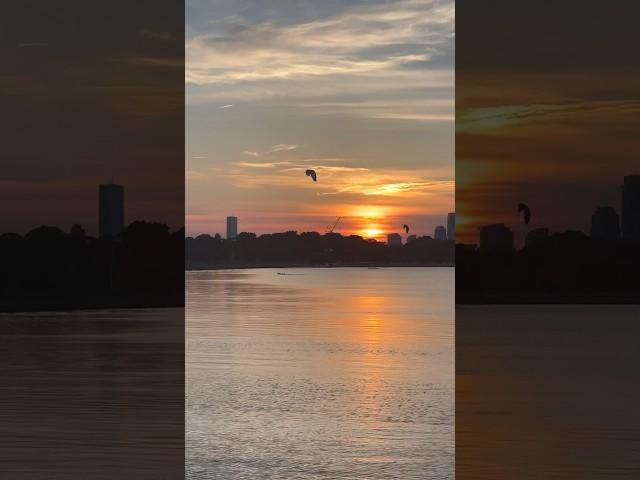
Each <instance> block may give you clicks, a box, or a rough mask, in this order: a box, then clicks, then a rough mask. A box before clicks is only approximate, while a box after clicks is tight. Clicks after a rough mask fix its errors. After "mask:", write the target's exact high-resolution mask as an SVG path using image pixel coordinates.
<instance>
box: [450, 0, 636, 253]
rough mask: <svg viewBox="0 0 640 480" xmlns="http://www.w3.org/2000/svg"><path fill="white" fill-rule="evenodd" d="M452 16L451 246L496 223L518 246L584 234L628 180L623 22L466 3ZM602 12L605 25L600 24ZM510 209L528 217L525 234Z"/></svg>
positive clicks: (629, 67)
mask: <svg viewBox="0 0 640 480" xmlns="http://www.w3.org/2000/svg"><path fill="white" fill-rule="evenodd" d="M462 12H463V13H464V15H459V16H458V18H457V19H456V21H457V25H458V27H459V28H458V42H457V49H456V207H457V218H456V220H457V226H458V230H457V239H458V241H462V242H469V243H476V242H477V241H478V240H477V237H478V228H479V227H480V226H481V225H484V224H488V223H497V222H502V223H505V224H507V226H508V227H509V228H511V229H512V230H514V233H515V237H516V243H517V244H520V245H521V244H522V242H523V239H524V237H525V235H526V233H527V231H529V230H531V229H532V228H537V227H547V228H549V229H550V230H551V231H552V232H559V231H564V230H567V229H572V230H582V231H585V232H588V231H589V228H590V221H591V215H592V213H593V211H594V210H595V209H596V208H597V207H600V206H611V207H613V208H614V209H615V210H616V211H618V212H620V186H621V184H622V181H623V177H624V176H625V175H631V174H638V173H640V167H638V158H640V145H639V144H638V141H637V139H638V138H639V136H640V123H639V122H638V121H637V120H638V118H639V114H640V102H639V101H638V95H637V93H638V87H637V86H638V84H640V69H639V68H638V64H639V63H638V62H637V61H634V59H635V57H633V56H632V55H630V54H629V52H628V48H629V46H630V45H631V44H633V42H631V41H630V37H629V34H630V33H631V32H636V31H637V27H636V25H635V23H634V22H635V19H634V18H633V16H629V18H625V17H624V15H620V14H619V11H618V9H615V8H611V9H604V10H603V9H602V8H601V6H600V5H598V4H593V5H592V4H589V3H588V2H587V3H584V5H581V8H580V9H579V10H577V9H576V8H575V5H574V4H573V2H566V3H563V2H558V3H557V4H554V9H553V15H550V14H549V8H548V5H545V4H544V3H540V2H538V3H529V4H527V5H526V6H522V5H520V4H519V3H518V2H510V1H506V0H500V1H497V2H494V4H493V8H491V9H487V8H485V6H484V5H483V4H482V2H477V3H472V2H468V5H465V8H464V9H462ZM605 14H606V15H613V17H614V18H615V20H612V21H604V22H603V20H602V15H605ZM567 24H571V28H570V29H568V28H567V27H566V26H567ZM542 25H544V28H543V30H544V34H543V35H541V34H540V32H541V31H542V30H541V26H542ZM460 36H462V37H460ZM595 37H597V38H595ZM601 38H604V39H606V41H601V40H600V39H601ZM505 39H509V40H508V41H506V40H505ZM586 39H588V40H594V41H593V42H592V43H590V44H587V43H585V41H586ZM519 202H524V203H526V204H528V205H529V206H530V207H531V209H532V217H531V223H530V224H529V225H527V226H525V225H524V224H523V222H522V217H521V215H520V214H518V212H517V204H518V203H519Z"/></svg>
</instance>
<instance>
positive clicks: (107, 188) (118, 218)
mask: <svg viewBox="0 0 640 480" xmlns="http://www.w3.org/2000/svg"><path fill="white" fill-rule="evenodd" d="M98 197H99V199H98V203H99V204H98V235H99V236H100V237H106V236H108V237H113V236H116V235H118V234H119V233H120V232H122V230H123V228H124V187H123V186H122V185H116V184H113V183H106V184H101V185H99V186H98Z"/></svg>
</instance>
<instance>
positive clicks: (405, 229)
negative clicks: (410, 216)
mask: <svg viewBox="0 0 640 480" xmlns="http://www.w3.org/2000/svg"><path fill="white" fill-rule="evenodd" d="M402 228H404V231H405V232H407V234H408V233H409V225H407V224H405V225H403V226H402Z"/></svg>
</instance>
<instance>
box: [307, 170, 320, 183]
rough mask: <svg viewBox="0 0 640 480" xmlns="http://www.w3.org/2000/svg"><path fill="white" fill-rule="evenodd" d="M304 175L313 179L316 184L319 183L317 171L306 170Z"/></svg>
mask: <svg viewBox="0 0 640 480" xmlns="http://www.w3.org/2000/svg"><path fill="white" fill-rule="evenodd" d="M304 173H305V175H306V176H307V177H311V178H312V179H313V181H314V182H317V181H318V175H316V171H315V170H311V169H309V170H306V171H305V172H304Z"/></svg>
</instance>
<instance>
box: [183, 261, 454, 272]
mask: <svg viewBox="0 0 640 480" xmlns="http://www.w3.org/2000/svg"><path fill="white" fill-rule="evenodd" d="M453 266H454V264H451V263H420V262H416V263H407V262H395V263H394V262H388V263H380V262H344V263H342V262H340V263H338V262H336V263H326V264H310V263H283V262H274V263H189V264H187V265H185V271H197V270H238V269H253V268H340V267H345V268H347V267H348V268H389V267H453Z"/></svg>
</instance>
